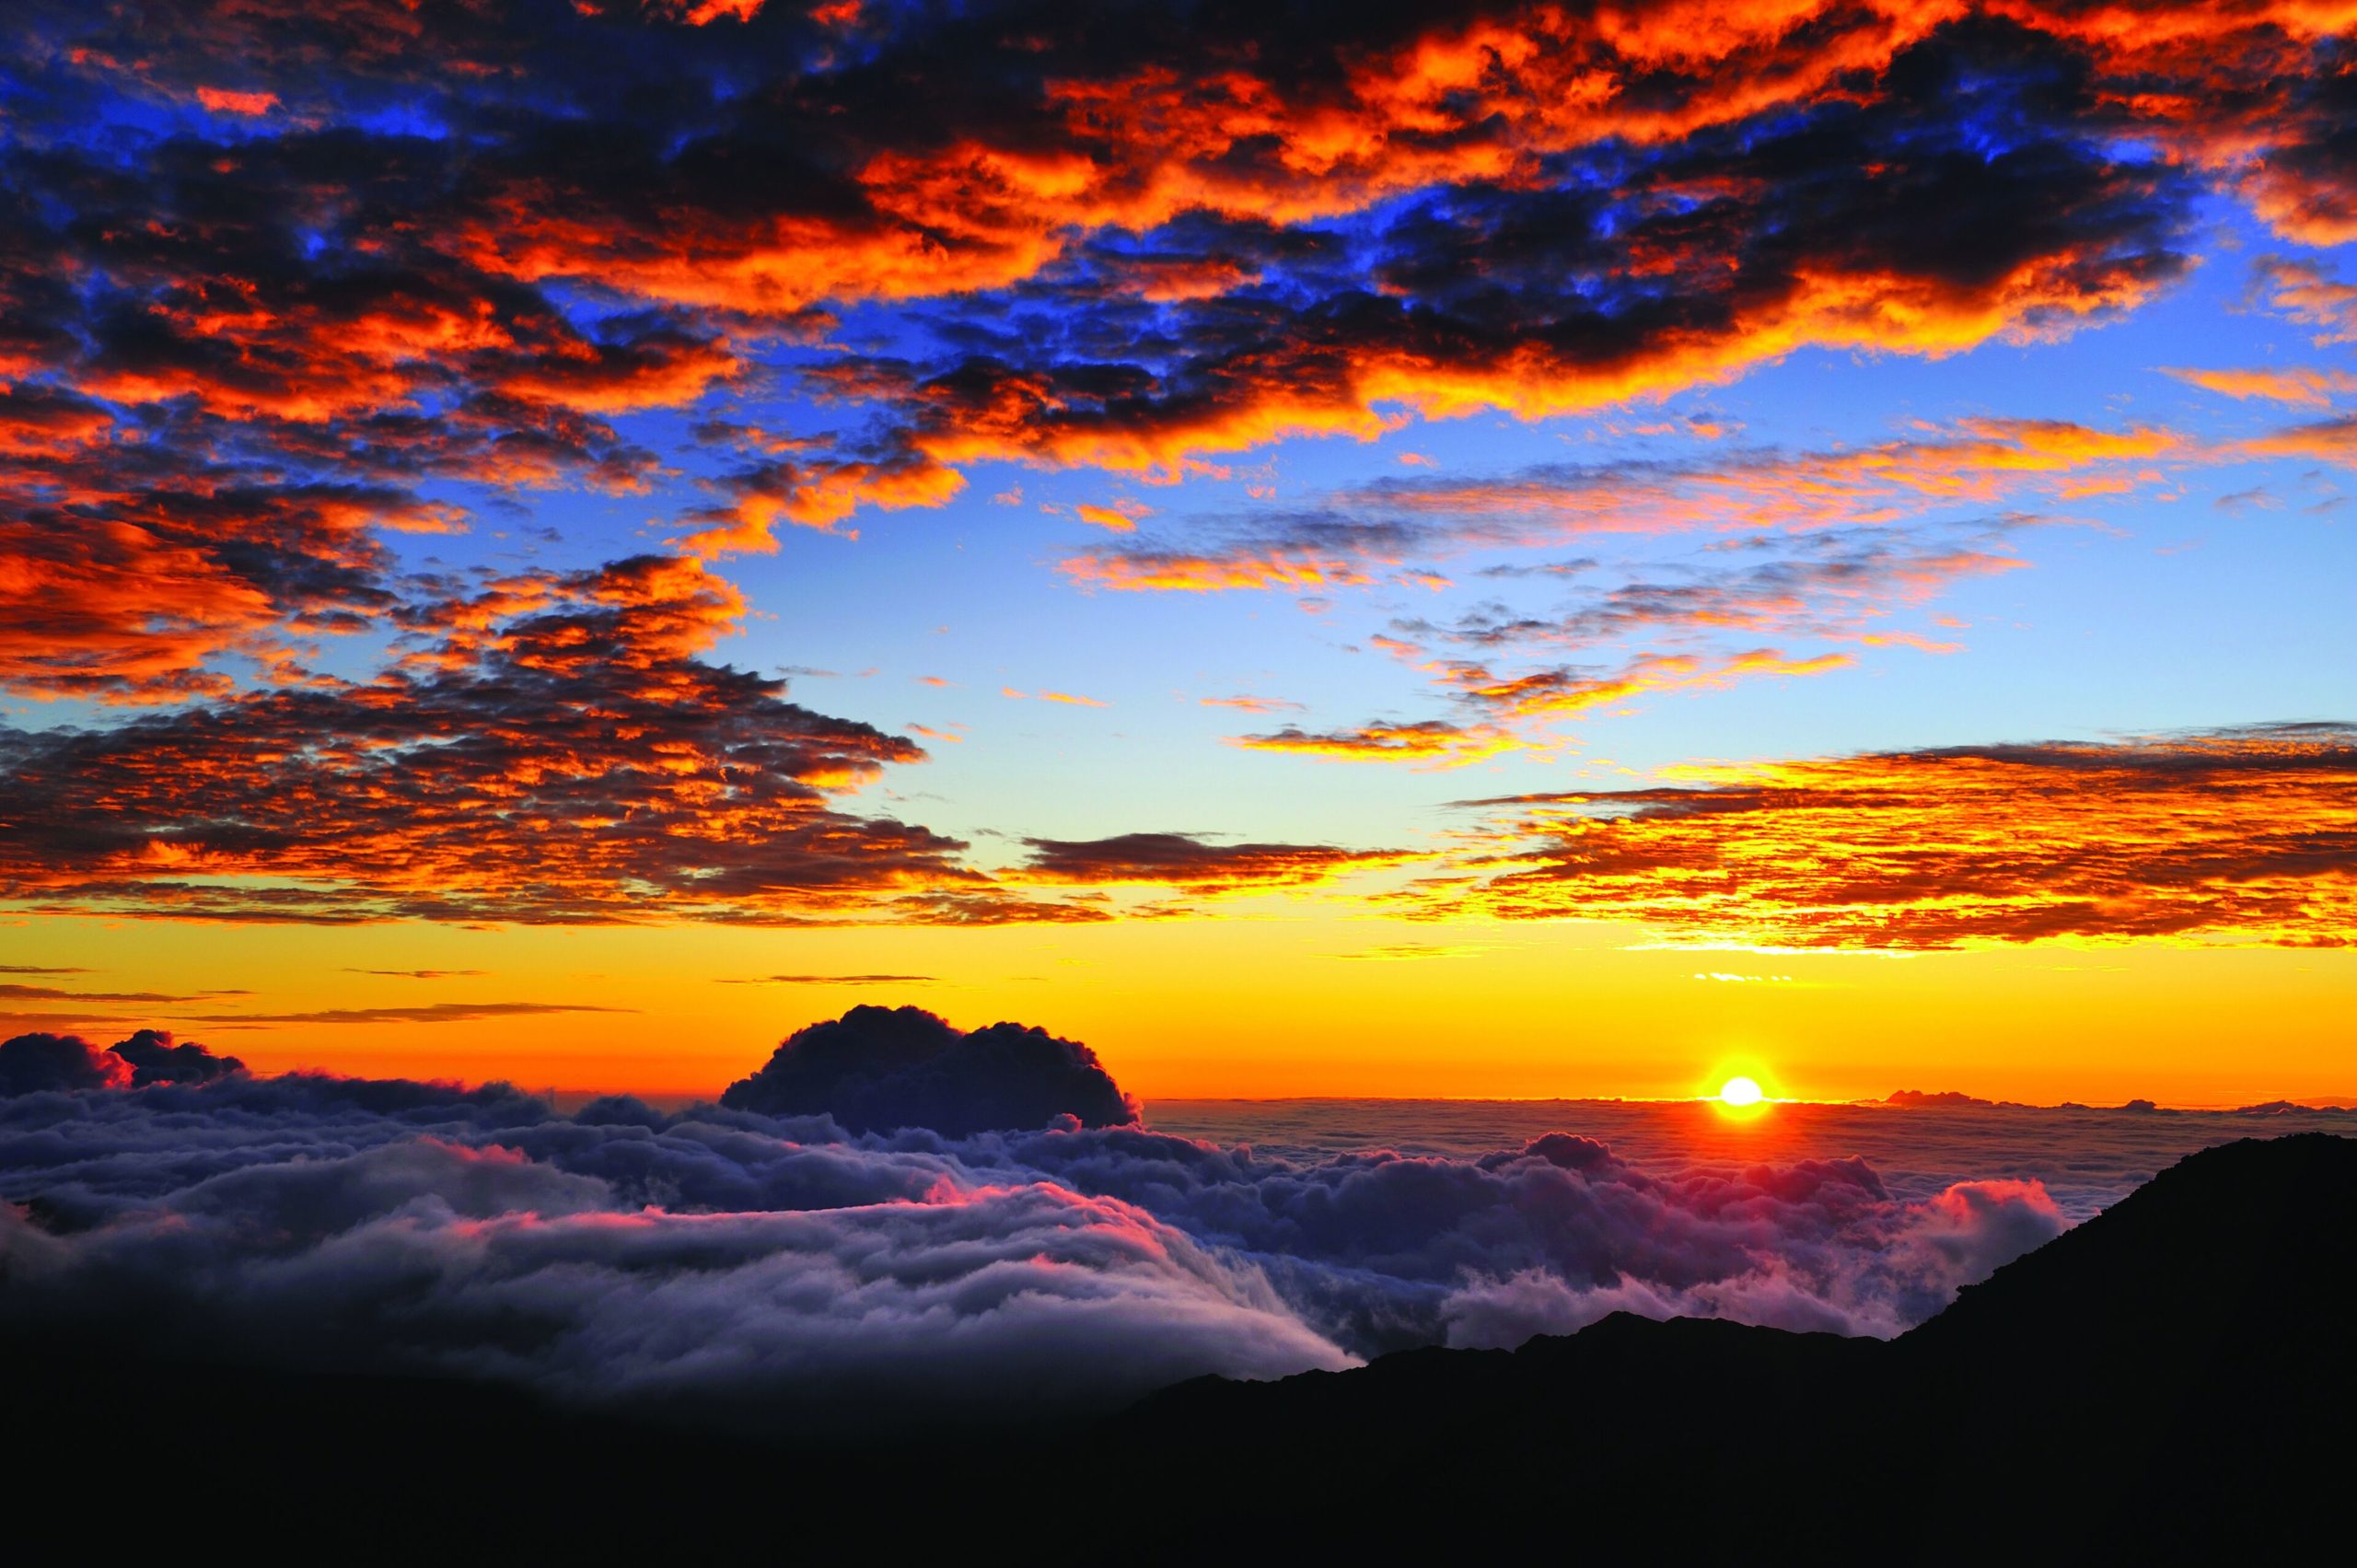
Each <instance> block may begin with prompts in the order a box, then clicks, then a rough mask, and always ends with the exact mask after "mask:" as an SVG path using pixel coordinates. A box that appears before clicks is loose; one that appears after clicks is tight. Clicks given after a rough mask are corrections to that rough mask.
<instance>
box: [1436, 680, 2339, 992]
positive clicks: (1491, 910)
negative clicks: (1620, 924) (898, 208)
mask: <svg viewBox="0 0 2357 1568" xmlns="http://www.w3.org/2000/svg"><path fill="white" fill-rule="evenodd" d="M1686 772H1688V773H1689V775H1690V776H1691V777H1692V778H1693V779H1694V782H1693V783H1690V784H1666V785H1662V786H1658V787H1655V788H1650V789H1635V790H1614V791H1597V792H1589V793H1581V794H1570V795H1561V796H1518V797H1515V798H1513V799H1508V800H1499V801H1487V802H1475V803H1472V804H1474V805H1477V806H1481V807H1492V808H1498V809H1500V810H1501V811H1502V812H1503V814H1502V815H1500V816H1499V817H1497V818H1496V819H1494V820H1493V821H1492V823H1491V825H1490V827H1489V829H1488V830H1487V831H1486V834H1485V835H1483V838H1482V842H1481V843H1480V847H1479V848H1477V849H1474V850H1472V851H1469V852H1468V853H1467V854H1465V855H1464V857H1463V865H1464V866H1465V867H1466V868H1468V869H1469V870H1471V871H1473V872H1474V873H1476V874H1477V879H1476V880H1475V881H1474V882H1473V883H1471V884H1469V885H1465V884H1459V885H1455V886H1449V887H1444V888H1440V889H1435V890H1431V891H1421V892H1419V891H1411V893H1410V894H1408V895H1404V896H1406V897H1408V898H1410V899H1411V900H1413V901H1414V902H1415V903H1416V904H1417V907H1418V909H1419V912H1422V913H1423V914H1425V915H1427V916H1430V917H1433V918H1443V917H1448V916H1455V915H1459V914H1478V915H1480V916H1483V917H1488V918H1500V919H1517V920H1519V919H1566V918H1569V919H1591V920H1615V921H1633V922H1636V923H1641V924H1643V925H1646V926H1649V927H1651V928H1653V929H1654V930H1655V931H1657V932H1659V933H1660V934H1662V935H1664V936H1666V937H1668V938H1670V939H1673V940H1676V941H1678V942H1681V943H1687V944H1692V945H1695V946H1723V945H1732V946H1738V947H1771V948H1775V947H1830V948H1845V947H1856V948H1895V949H1919V948H1943V947H1975V946H1985V945H1991V944H2008V943H2023V942H2046V941H2072V942H2088V941H2113V940H2128V939H2136V938H2154V939H2165V940H2173V941H2200V942H2222V943H2258V944H2269V945H2275V946H2289V947H2301V946H2318V945H2323V946H2344V945H2349V944H2351V943H2357V730H2352V729H2351V728H2350V727H2349V726H2339V725H2282V726H2266V727H2260V728H2254V729H2245V730H2233V731H2224V732H2219V733H2212V734H2202V735H2186V736H2175V737H2166V738H2153V739H2146V740H2136V741H2125V742H2116V743H2079V744H2062V743H2056V744H2048V745H2037V746H1991V747H1957V748H1952V749H1945V750H1936V751H1913V752H1887V753H1872V754H1867V755H1864V756H1857V757H1847V758H1832V759H1823V760H1813V761H1795V762H1782V763H1762V764H1753V765H1746V766H1734V767H1724V768H1715V769H1698V770H1687V771H1686Z"/></svg>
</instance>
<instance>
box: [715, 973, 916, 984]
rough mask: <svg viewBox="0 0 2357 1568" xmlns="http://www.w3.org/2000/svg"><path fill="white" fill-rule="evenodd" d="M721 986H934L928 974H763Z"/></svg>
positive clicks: (726, 979) (731, 981)
mask: <svg viewBox="0 0 2357 1568" xmlns="http://www.w3.org/2000/svg"><path fill="white" fill-rule="evenodd" d="M720 983H721V984H723V985H935V984H938V983H939V981H938V980H937V979H936V978H935V976H933V975H929V974H763V975H755V976H753V977H751V978H750V979H746V980H739V979H737V978H736V977H734V976H730V977H726V978H724V979H723V980H722V981H720Z"/></svg>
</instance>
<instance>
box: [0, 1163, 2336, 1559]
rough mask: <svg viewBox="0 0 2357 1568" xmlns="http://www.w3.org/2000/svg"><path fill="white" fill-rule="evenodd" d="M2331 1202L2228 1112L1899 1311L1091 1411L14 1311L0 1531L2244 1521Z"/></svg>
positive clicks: (1692, 1330) (1686, 1552)
mask: <svg viewBox="0 0 2357 1568" xmlns="http://www.w3.org/2000/svg"><path fill="white" fill-rule="evenodd" d="M2351 1214H2357V1141H2351V1140H2347V1139H2341V1138H2334V1137H2329V1136H2325V1135H2322V1134H2306V1135H2302V1136H2298V1137H2291V1138H2283V1139H2279V1140H2274V1141H2271V1142H2258V1141H2245V1142H2242V1143H2238V1144H2228V1145H2225V1146H2223V1147H2219V1148H2214V1149H2210V1150H2207V1151H2205V1152H2203V1153H2201V1154H2197V1155H2194V1156H2190V1157H2189V1158H2188V1159H2186V1160H2185V1161H2183V1162H2182V1163H2181V1164H2179V1165H2177V1167H2173V1168H2172V1169H2170V1170H2168V1171H2166V1172H2164V1173H2163V1174H2162V1175H2160V1176H2159V1177H2157V1178H2156V1179H2154V1180H2153V1181H2152V1182H2151V1183H2149V1184H2148V1185H2146V1186H2145V1187H2143V1188H2142V1189H2140V1190H2139V1191H2136V1192H2135V1193H2134V1194H2132V1195H2131V1196H2130V1197H2129V1198H2127V1199H2126V1200H2124V1201H2123V1202H2120V1203H2119V1204H2118V1205H2117V1206H2115V1207H2114V1208H2113V1209H2112V1210H2110V1211H2109V1212H2107V1213H2106V1214H2102V1215H2099V1216H2098V1217H2096V1219H2093V1220H2090V1221H2089V1222H2087V1223H2086V1224H2085V1225H2081V1226H2080V1227H2078V1228H2077V1229H2075V1230H2073V1231H2072V1232H2070V1233H2068V1234H2066V1235H2064V1236H2063V1237H2061V1238H2059V1239H2057V1240H2056V1241H2054V1242H2052V1243H2050V1244H2049V1245H2048V1246H2046V1247H2044V1248H2042V1249H2039V1250H2038V1251H2037V1252H2035V1253H2032V1254H2030V1255H2029V1256H2027V1257H2025V1258H2023V1259H2021V1260H2018V1261H2016V1262H2014V1263H2013V1264H2011V1265H2008V1266H2007V1267H2005V1268H2003V1269H2002V1270H2000V1271H1998V1272H1997V1273H1996V1275H1995V1276H1994V1277H1992V1278H1991V1279H1990V1280H1989V1281H1988V1282H1987V1283H1984V1284H1982V1285H1980V1286H1978V1287H1976V1288H1974V1289H1972V1290H1970V1291H1968V1292H1967V1293H1965V1295H1964V1296H1963V1298H1962V1299H1961V1300H1960V1301H1958V1302H1957V1304H1956V1306H1955V1307H1951V1308H1950V1309H1949V1310H1948V1311H1947V1312H1946V1313H1945V1314H1943V1315H1942V1316H1941V1317H1939V1318H1934V1319H1933V1321H1932V1322H1930V1323H1929V1324H1926V1325H1925V1326H1924V1327H1922V1328H1921V1329H1919V1330H1915V1331H1914V1332H1912V1333H1910V1334H1908V1335H1906V1336H1904V1337H1903V1338H1901V1339H1899V1340H1897V1341H1894V1342H1887V1343H1885V1342H1877V1341H1871V1340H1845V1339H1840V1338H1837V1337H1834V1336H1830V1335H1823V1334H1792V1333H1785V1332H1782V1331H1779V1330H1771V1329H1755V1328H1747V1327H1743V1326H1740V1325H1737V1324H1733V1323H1726V1322H1720V1321H1710V1320H1701V1319H1682V1320H1675V1321H1670V1322H1653V1321H1648V1320H1646V1319H1643V1318H1632V1317H1629V1316H1626V1315H1616V1316H1614V1317H1611V1318H1606V1319H1604V1320H1603V1321H1602V1322H1599V1323H1597V1324H1596V1325H1594V1326H1593V1327H1591V1328H1588V1329H1586V1330H1584V1331H1582V1332H1580V1333H1578V1334H1575V1335H1571V1336H1567V1337H1561V1338H1542V1339H1538V1340H1534V1341H1532V1342H1529V1343H1528V1344H1527V1345H1525V1346H1523V1347H1522V1348H1521V1349H1519V1350H1517V1351H1513V1352H1503V1351H1449V1350H1420V1351H1411V1352H1406V1353H1400V1354H1397V1355H1390V1356H1385V1357H1383V1358H1381V1359H1380V1360H1378V1361H1376V1362H1375V1363H1374V1364H1373V1365H1369V1366H1367V1367H1365V1368H1363V1369H1360V1370H1356V1371H1351V1372H1342V1373H1322V1374H1309V1375H1305V1376H1298V1377H1291V1378H1286V1379H1284V1380H1283V1381H1281V1382H1275V1383H1261V1384H1247V1383H1231V1382H1226V1381H1224V1380H1221V1379H1217V1378H1205V1379H1200V1380H1197V1381H1195V1382H1192V1383H1188V1384H1183V1385H1180V1386H1179V1387H1177V1388H1169V1389H1167V1390H1165V1391H1163V1392H1162V1393H1160V1394H1157V1395H1155V1396H1154V1397H1152V1398H1150V1399H1148V1400H1145V1401H1144V1402H1143V1403H1141V1404H1140V1405H1138V1406H1136V1407H1135V1408H1133V1409H1132V1410H1131V1411H1127V1412H1126V1413H1124V1414H1122V1415H1121V1416H1119V1417H1117V1418H1115V1419H1114V1420H1112V1421H1110V1422H1109V1423H1101V1424H1099V1425H1097V1426H1095V1427H1093V1428H1090V1429H1086V1430H1084V1431H1079V1432H1074V1433H1063V1434H1056V1433H1049V1434H1036V1433H1027V1434H1017V1433H1007V1434H991V1433H981V1434H976V1433H972V1432H957V1433H950V1432H926V1433H916V1434H909V1435H908V1436H907V1437H906V1438H904V1439H902V1440H900V1441H897V1442H894V1443H888V1444H871V1445H867V1446H845V1445H828V1446H813V1445H808V1444H803V1445H785V1444H777V1443H762V1442H751V1441H745V1440H740V1439H736V1438H731V1437H728V1436H725V1435H722V1434H713V1433H709V1432H698V1431H695V1430H692V1429H679V1428H672V1427H666V1426H661V1425H657V1424H653V1423H639V1422H632V1421H624V1420H619V1419H614V1418H611V1417H607V1416H600V1415H591V1414H584V1413H581V1412H579V1411H570V1410H564V1409H561V1408H558V1407H555V1406H552V1405H551V1404H548V1403H545V1402H543V1401H541V1400H537V1399H534V1398H532V1397H529V1396H527V1395H523V1394H519V1393H514V1392H509V1391H504V1390H501V1389H496V1388H485V1387H482V1386H480V1385H472V1384H464V1383H456V1382H436V1381H431V1380H424V1379H399V1378H382V1377H371V1378H358V1377H328V1376H288V1375H283V1374H262V1373H257V1372H253V1371H250V1370H240V1369H234V1368H227V1367H217V1366H202V1365H182V1364H171V1363H161V1362H157V1361H156V1360H154V1359H150V1358H143V1357H141V1356H140V1355H139V1354H138V1353H137V1351H136V1348H135V1347H131V1348H128V1349H126V1347H124V1346H123V1345H122V1343H121V1342H120V1341H119V1340H118V1341H111V1342H108V1343H106V1344H103V1345H100V1344H95V1343H89V1342H85V1343H81V1344H44V1345H32V1344H23V1343H12V1344H10V1345H8V1346H7V1347H6V1355H7V1359H6V1365H7V1367H8V1373H9V1376H8V1386H7V1392H8V1396H9V1397H8V1402H7V1407H6V1408H7V1419H8V1431H9V1435H10V1438H11V1443H10V1447H11V1449H12V1450H13V1453H12V1458H11V1459H10V1462H9V1467H8V1469H9V1480H10V1481H11V1484H12V1488H13V1494H14V1497H15V1499H16V1501H17V1508H16V1510H15V1514H14V1517H15V1519H16V1524H15V1525H14V1526H13V1527H12V1531H14V1532H15V1533H17V1535H19V1536H20V1537H24V1538H26V1539H31V1540H32V1541H34V1542H35V1543H36V1544H35V1548H34V1551H33V1552H32V1554H31V1555H29V1556H28V1557H27V1558H26V1561H28V1562H32V1561H42V1560H46V1559H44V1558H43V1557H42V1556H41V1552H40V1550H39V1546H40V1544H41V1542H42V1541H43V1540H44V1538H49V1539H53V1541H55V1542H71V1543H75V1545H77V1546H78V1547H79V1548H80V1549H81V1550H84V1551H87V1548H88V1547H89V1546H90V1545H91V1544H93V1543H95V1542H97V1541H99V1540H101V1539H103V1540H106V1541H108V1542H110V1543H111V1544H112V1545H114V1546H115V1547H116V1548H117V1549H118V1550H127V1549H129V1548H131V1547H133V1546H135V1545H141V1544H145V1543H146V1542H148V1541H149V1540H150V1539H153V1540H155V1541H156V1542H157V1543H168V1544H169V1545H170V1546H172V1547H173V1548H174V1549H175V1550H176V1551H179V1552H183V1553H184V1552H186V1551H188V1550H189V1549H190V1548H192V1547H203V1546H212V1547H215V1548H234V1549H236V1550H238V1551H240V1553H241V1554H243V1555H246V1556H250V1557H259V1558H260V1559H261V1560H263V1561H271V1560H275V1559H278V1558H281V1557H286V1556H294V1555H301V1556H303V1557H305V1558H307V1559H308V1558H317V1557H319V1556H321V1555H325V1554H326V1553H327V1552H329V1551H331V1552H332V1554H333V1555H335V1556H336V1557H339V1558H343V1559H351V1560H357V1561H363V1562H377V1561H390V1560H392V1559H395V1558H403V1559H407V1560H410V1561H414V1560H415V1559H416V1556H417V1554H419V1553H421V1552H431V1553H433V1554H434V1555H435V1557H436V1558H448V1559H455V1560H459V1561H471V1560H476V1559H479V1558H482V1557H485V1556H490V1555H494V1554H506V1553H509V1552H530V1553H532V1554H534V1555H535V1556H558V1557H563V1558H567V1559H584V1560H587V1561H614V1560H618V1559H621V1558H645V1557H648V1556H650V1555H652V1554H660V1557H661V1559H662V1560H665V1561H690V1562H694V1561H706V1560H713V1559H716V1558H726V1559H736V1558H744V1557H750V1556H753V1555H755V1554H759V1555H763V1556H766V1555H770V1554H772V1553H783V1554H788V1555H793V1556H797V1557H798V1556H804V1555H810V1554H813V1553H822V1552H828V1551H832V1550H833V1549H837V1548H840V1549H842V1551H846V1552H849V1551H857V1552H859V1553H860V1554H861V1555H863V1556H865V1557H869V1558H873V1559H875V1560H878V1561H910V1560H911V1558H912V1556H914V1555H916V1554H920V1553H922V1554H928V1555H929V1554H932V1553H935V1552H940V1553H943V1554H945V1555H953V1556H954V1559H955V1560H956V1561H958V1562H961V1563H964V1562H1016V1561H1022V1562H1036V1561H1038V1560H1039V1559H1041V1558H1043V1557H1048V1556H1062V1555H1086V1556H1089V1557H1095V1556H1097V1555H1100V1554H1101V1555H1105V1556H1109V1557H1118V1558H1120V1559H1122V1560H1126V1561H1136V1562H1201V1561H1207V1560H1221V1559H1243V1560H1247V1561H1253V1560H1262V1559H1268V1558H1275V1557H1278V1556H1280V1555H1283V1556H1288V1557H1299V1558H1303V1559H1305V1560H1307V1561H1312V1562H1327V1561H1335V1560H1339V1559H1343V1558H1350V1557H1357V1558H1363V1559H1365V1560H1367V1561H1371V1562H1392V1561H1402V1560H1412V1559H1415V1558H1419V1557H1422V1558H1429V1559H1431V1560H1434V1561H1437V1562H1473V1561H1480V1560H1481V1559H1483V1558H1486V1557H1491V1556H1500V1555H1504V1554H1506V1553H1508V1552H1514V1553H1516V1554H1519V1553H1521V1552H1523V1551H1528V1550H1532V1549H1533V1543H1538V1544H1539V1545H1541V1546H1543V1549H1544V1550H1545V1551H1547V1552H1548V1554H1549V1555H1550V1556H1555V1557H1561V1558H1563V1559H1567V1560H1573V1561H1577V1560H1580V1559H1583V1558H1587V1557H1591V1556H1595V1555H1597V1554H1611V1555H1635V1556H1637V1557H1639V1558H1641V1559H1642V1560H1644V1561H1652V1562H1695V1561H1704V1560H1710V1559H1713V1558H1719V1559H1724V1560H1725V1561H1730V1562H1799V1561H1808V1562H1866V1561H1871V1562H1984V1561H1988V1560H1990V1559H1991V1558H1998V1557H2002V1558H2004V1559H2011V1560H2014V1561H2019V1562H2062V1561H2069V1562H2152V1561H2172V1560H2175V1561H2182V1560H2209V1561H2264V1560H2268V1559H2270V1558H2275V1557H2282V1556H2285V1555H2287V1554H2288V1553H2290V1552H2292V1551H2295V1550H2297V1549H2299V1548H2301V1547H2303V1546H2305V1543H2306V1540H2307V1538H2308V1536H2309V1535H2310V1534H2311V1533H2312V1530H2313V1529H2314V1528H2315V1527H2316V1526H2317V1525H2318V1524H2319V1523H2321V1522H2324V1521H2327V1520H2328V1518H2329V1516H2330V1512H2331V1510H2332V1509H2333V1508H2334V1507H2335V1506H2336V1504H2335V1501H2334V1500H2335V1499H2336V1498H2337V1497H2339V1496H2340V1493H2341V1491H2342V1490H2343V1488H2344V1487H2345V1484H2346V1479H2347V1478H2346V1467H2347V1464H2348V1461H2349V1456H2350V1453H2351V1428H2350V1411H2351V1409H2352V1408H2357V1353H2352V1350H2351V1343H2350V1339H2349V1329H2348V1302H2349V1300H2350V1293H2349V1287H2350V1286H2351V1283H2357V1226H2352V1225H2351ZM5 1288H6V1279H5V1275H0V1289H5Z"/></svg>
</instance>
